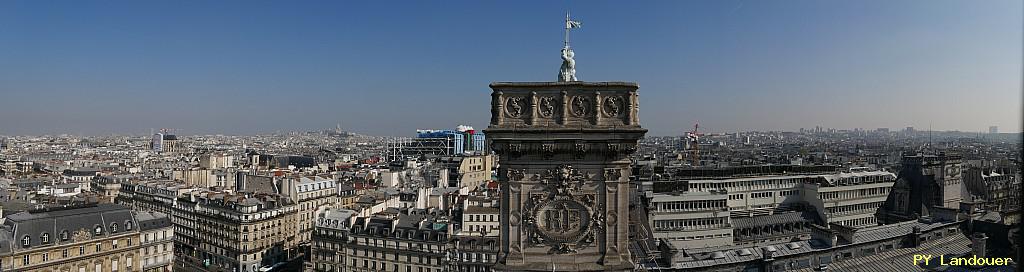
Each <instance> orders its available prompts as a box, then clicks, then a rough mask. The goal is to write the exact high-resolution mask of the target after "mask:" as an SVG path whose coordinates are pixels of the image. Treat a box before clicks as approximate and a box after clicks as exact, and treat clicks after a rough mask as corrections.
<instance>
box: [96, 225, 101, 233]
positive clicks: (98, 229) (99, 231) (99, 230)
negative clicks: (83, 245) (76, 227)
mask: <svg viewBox="0 0 1024 272" xmlns="http://www.w3.org/2000/svg"><path fill="white" fill-rule="evenodd" d="M100 234H103V227H102V226H100V225H96V235H100Z"/></svg>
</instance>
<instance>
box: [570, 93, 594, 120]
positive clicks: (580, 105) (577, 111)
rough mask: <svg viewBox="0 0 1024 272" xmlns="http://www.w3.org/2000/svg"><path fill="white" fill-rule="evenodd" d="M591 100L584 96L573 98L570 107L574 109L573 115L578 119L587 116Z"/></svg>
mask: <svg viewBox="0 0 1024 272" xmlns="http://www.w3.org/2000/svg"><path fill="white" fill-rule="evenodd" d="M590 103H591V102H590V99H587V98H586V97H583V96H576V97H573V98H572V103H571V105H569V107H570V109H572V114H573V115H576V117H584V116H587V109H589V108H590Z"/></svg>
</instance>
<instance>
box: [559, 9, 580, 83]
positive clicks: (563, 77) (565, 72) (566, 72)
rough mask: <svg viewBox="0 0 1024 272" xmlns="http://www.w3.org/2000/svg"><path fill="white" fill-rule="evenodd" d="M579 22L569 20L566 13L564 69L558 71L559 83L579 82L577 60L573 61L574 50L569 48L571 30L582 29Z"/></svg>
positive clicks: (563, 47)
mask: <svg viewBox="0 0 1024 272" xmlns="http://www.w3.org/2000/svg"><path fill="white" fill-rule="evenodd" d="M580 26H582V24H580V22H579V21H573V20H572V19H570V18H569V12H565V43H564V45H563V46H562V68H561V69H559V71H558V81H559V82H567V81H579V80H577V79H576V60H574V59H573V53H572V48H570V47H569V30H570V29H573V28H580Z"/></svg>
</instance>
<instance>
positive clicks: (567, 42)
mask: <svg viewBox="0 0 1024 272" xmlns="http://www.w3.org/2000/svg"><path fill="white" fill-rule="evenodd" d="M563 46H564V47H565V48H569V12H568V11H566V12H565V44H563Z"/></svg>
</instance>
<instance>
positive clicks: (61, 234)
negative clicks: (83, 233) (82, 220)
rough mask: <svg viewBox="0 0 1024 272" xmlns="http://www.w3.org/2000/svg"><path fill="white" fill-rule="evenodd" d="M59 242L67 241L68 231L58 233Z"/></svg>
mask: <svg viewBox="0 0 1024 272" xmlns="http://www.w3.org/2000/svg"><path fill="white" fill-rule="evenodd" d="M60 240H61V241H67V240H68V231H66V230H62V231H60Z"/></svg>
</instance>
